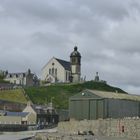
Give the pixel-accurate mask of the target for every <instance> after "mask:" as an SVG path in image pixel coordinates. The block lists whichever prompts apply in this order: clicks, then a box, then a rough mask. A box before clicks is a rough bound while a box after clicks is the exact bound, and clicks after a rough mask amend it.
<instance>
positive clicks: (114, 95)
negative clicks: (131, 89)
mask: <svg viewBox="0 0 140 140" xmlns="http://www.w3.org/2000/svg"><path fill="white" fill-rule="evenodd" d="M84 93H85V94H84ZM82 94H83V95H84V96H83V98H87V97H88V98H94V97H95V98H97V97H100V98H110V99H121V100H133V101H140V95H133V94H124V93H116V92H106V91H97V90H89V89H86V90H84V91H82V92H81V93H80V95H82ZM78 97H79V98H81V96H79V94H77V95H74V96H72V97H71V98H78Z"/></svg>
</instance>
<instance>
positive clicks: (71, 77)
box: [42, 46, 81, 83]
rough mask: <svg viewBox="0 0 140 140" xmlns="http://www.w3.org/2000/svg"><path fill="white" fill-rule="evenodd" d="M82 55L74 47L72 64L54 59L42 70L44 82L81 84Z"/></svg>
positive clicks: (71, 58) (71, 57)
mask: <svg viewBox="0 0 140 140" xmlns="http://www.w3.org/2000/svg"><path fill="white" fill-rule="evenodd" d="M80 77H81V55H80V53H79V52H78V50H77V47H76V46H75V47H74V51H73V52H72V53H71V54H70V62H69V61H65V60H61V59H58V58H55V57H53V58H52V59H51V60H50V61H49V62H48V63H47V64H46V65H45V66H44V67H43V68H42V81H46V82H49V83H57V82H58V83H68V82H80Z"/></svg>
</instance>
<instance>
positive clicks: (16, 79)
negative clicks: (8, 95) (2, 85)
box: [4, 69, 36, 86]
mask: <svg viewBox="0 0 140 140" xmlns="http://www.w3.org/2000/svg"><path fill="white" fill-rule="evenodd" d="M35 76H36V75H35V74H33V73H31V70H30V69H28V71H27V72H22V73H8V72H7V74H6V75H5V78H4V80H5V81H9V82H10V83H12V84H16V85H21V86H33V85H34V84H35V83H34V82H35V81H34V78H35Z"/></svg>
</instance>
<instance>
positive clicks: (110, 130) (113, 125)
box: [58, 118, 140, 140]
mask: <svg viewBox="0 0 140 140" xmlns="http://www.w3.org/2000/svg"><path fill="white" fill-rule="evenodd" d="M89 130H91V131H93V132H94V134H95V135H99V136H114V137H125V138H133V139H139V140H140V119H139V118H125V119H99V120H83V121H75V120H71V121H69V122H60V123H59V124H58V131H59V132H60V133H64V134H76V133H78V131H89Z"/></svg>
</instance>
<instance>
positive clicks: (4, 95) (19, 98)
mask: <svg viewBox="0 0 140 140" xmlns="http://www.w3.org/2000/svg"><path fill="white" fill-rule="evenodd" d="M0 99H1V100H6V101H12V102H17V103H27V99H26V98H25V96H24V93H23V90H22V89H14V90H0Z"/></svg>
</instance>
